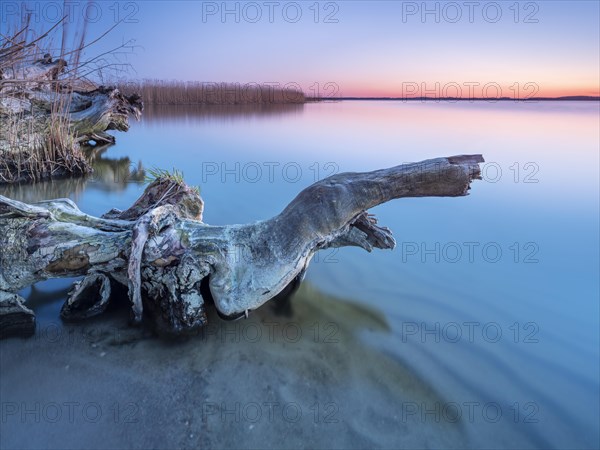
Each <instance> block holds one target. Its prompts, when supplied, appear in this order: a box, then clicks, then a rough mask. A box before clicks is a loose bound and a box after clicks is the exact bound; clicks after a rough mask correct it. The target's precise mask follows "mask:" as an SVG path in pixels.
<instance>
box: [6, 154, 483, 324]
mask: <svg viewBox="0 0 600 450" xmlns="http://www.w3.org/2000/svg"><path fill="white" fill-rule="evenodd" d="M480 162H483V158H482V157H481V155H469V156H454V157H448V158H437V159H431V160H427V161H423V162H419V163H412V164H405V165H401V166H396V167H392V168H389V169H382V170H376V171H373V172H365V173H341V174H337V175H334V176H331V177H329V178H326V179H324V180H321V181H319V182H317V183H314V184H313V185H311V186H309V187H307V188H306V189H304V190H303V191H302V192H300V193H299V194H298V196H297V197H296V198H295V199H294V200H292V202H291V203H290V204H289V205H288V206H287V207H286V208H285V209H284V210H283V211H282V212H281V213H280V214H279V215H277V216H275V217H273V218H271V219H268V220H265V221H261V222H257V223H253V224H248V225H229V226H210V225H207V224H205V223H203V222H202V212H203V206H204V205H203V201H202V199H201V198H200V195H199V193H198V191H197V190H195V189H194V188H190V187H188V186H186V185H185V184H183V183H182V182H179V181H178V180H175V179H171V178H169V177H166V178H160V179H158V180H156V181H154V182H153V183H152V184H150V185H149V186H148V187H147V188H146V190H145V191H144V193H143V195H142V196H141V197H140V198H139V199H138V200H137V201H136V202H135V204H134V205H133V206H132V207H131V208H129V209H128V210H125V211H119V210H112V211H110V212H109V213H107V214H105V215H104V216H102V217H92V216H89V215H87V214H85V213H83V212H81V211H80V210H79V209H78V208H77V206H76V205H75V204H74V203H73V202H72V201H70V200H68V199H60V200H51V201H44V202H40V203H37V204H33V205H29V204H25V203H21V202H17V201H14V200H11V199H9V198H6V197H2V196H0V332H1V334H2V335H3V336H8V335H12V334H31V333H33V331H34V328H35V318H34V315H33V312H32V311H30V310H29V309H27V307H26V306H25V305H24V299H23V298H21V297H20V296H19V295H18V292H19V290H21V289H23V288H25V287H27V286H30V285H32V284H33V283H36V282H38V281H41V280H45V279H48V278H55V277H73V276H83V278H82V279H81V281H79V282H77V283H76V284H75V285H74V287H73V289H72V291H71V292H70V293H69V295H68V298H67V300H66V302H65V304H64V305H63V308H62V311H61V315H62V317H63V319H66V320H69V319H72V320H78V319H84V318H86V317H90V316H93V315H96V314H99V313H101V312H103V311H104V310H105V309H106V307H107V305H108V303H109V302H110V301H113V300H116V299H117V298H118V297H120V296H121V297H122V296H125V298H128V301H129V302H130V305H131V311H132V318H133V321H135V322H139V321H141V320H142V318H143V317H145V318H147V319H149V320H152V321H153V323H154V324H155V326H156V327H157V329H158V330H160V331H163V332H167V333H174V334H182V333H187V332H191V331H194V330H196V329H198V328H199V327H202V326H203V325H204V324H205V323H206V320H207V319H206V310H205V308H206V305H207V303H210V302H214V305H215V307H216V309H217V311H218V312H219V313H220V315H222V316H226V317H228V318H237V317H240V316H244V315H246V314H247V313H248V311H250V310H253V309H256V308H258V307H259V306H261V305H262V304H264V303H265V302H267V301H268V300H270V299H273V298H274V297H276V296H278V295H280V294H281V293H282V292H289V291H290V290H291V288H293V287H295V286H297V285H298V284H299V283H300V281H301V280H302V277H303V275H304V272H305V271H306V268H307V266H308V264H309V262H310V260H311V258H312V257H313V255H314V254H315V253H316V252H317V251H319V250H322V249H326V248H330V247H343V246H358V247H362V248H364V249H365V250H367V251H369V252H370V251H371V250H372V249H373V248H380V249H393V248H394V246H395V241H394V239H393V237H392V233H391V231H390V230H389V229H388V228H385V227H380V226H378V225H377V220H376V219H375V218H374V217H373V216H371V215H370V214H368V213H367V210H368V209H370V208H372V207H374V206H376V205H379V204H381V203H385V202H387V201H390V200H392V199H397V198H401V197H426V196H436V197H457V196H463V195H467V192H468V190H469V189H470V183H471V181H472V180H473V179H479V178H480V168H479V164H478V163H480ZM123 287H124V288H125V289H122V288H123ZM123 292H128V294H123Z"/></svg>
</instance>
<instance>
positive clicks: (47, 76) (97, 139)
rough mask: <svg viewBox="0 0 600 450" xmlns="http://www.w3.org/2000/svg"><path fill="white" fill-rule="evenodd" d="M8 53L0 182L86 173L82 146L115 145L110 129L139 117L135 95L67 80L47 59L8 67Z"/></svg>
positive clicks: (0, 105) (3, 65)
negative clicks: (109, 132)
mask: <svg viewBox="0 0 600 450" xmlns="http://www.w3.org/2000/svg"><path fill="white" fill-rule="evenodd" d="M9 50H10V48H9V49H5V50H4V52H1V51H0V183H13V182H20V181H31V180H36V181H37V180H41V179H47V178H56V177H60V176H65V175H81V174H84V173H88V172H90V171H91V167H90V165H89V163H88V161H87V160H86V158H85V157H84V155H83V153H82V152H81V149H80V144H89V143H92V144H94V145H96V144H109V143H114V141H115V139H114V137H113V136H112V135H110V134H108V133H107V131H108V130H117V131H127V130H128V129H129V121H128V118H129V115H132V116H134V117H135V118H136V119H139V118H140V116H141V114H142V109H143V103H142V100H141V98H140V96H139V95H136V94H132V95H130V96H125V95H123V94H122V93H121V92H119V90H118V89H116V88H114V87H104V86H96V85H94V84H93V83H91V82H88V81H84V80H81V79H78V78H75V77H73V76H70V75H69V74H68V71H66V69H68V66H67V63H66V61H64V60H62V59H58V60H53V59H52V57H51V56H50V55H49V54H47V55H45V56H44V57H43V58H42V59H37V60H34V61H18V62H17V63H15V64H9V63H8V62H7V61H9V60H10V57H9V56H10V55H11V52H10V51H9ZM15 51H16V50H15ZM9 62H10V61H9ZM65 72H66V73H65ZM92 141H93V142H92ZM38 160H39V163H38V164H36V165H33V166H32V165H31V161H38Z"/></svg>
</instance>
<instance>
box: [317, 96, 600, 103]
mask: <svg viewBox="0 0 600 450" xmlns="http://www.w3.org/2000/svg"><path fill="white" fill-rule="evenodd" d="M339 100H384V101H398V100H400V101H413V102H414V101H452V102H481V101H486V102H506V101H514V102H540V101H541V102H555V101H569V102H573V101H577V102H597V101H600V97H593V96H585V95H574V96H566V97H532V98H523V99H515V98H511V97H473V98H464V97H331V98H323V97H321V98H315V97H313V98H310V97H307V98H306V101H307V102H311V101H339Z"/></svg>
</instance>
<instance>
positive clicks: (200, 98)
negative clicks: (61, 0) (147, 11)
mask: <svg viewBox="0 0 600 450" xmlns="http://www.w3.org/2000/svg"><path fill="white" fill-rule="evenodd" d="M117 86H118V88H119V90H120V91H121V92H123V93H124V94H125V95H131V94H134V93H137V94H140V95H141V96H142V99H143V101H144V103H145V104H149V105H269V104H273V105H277V104H300V103H305V102H306V96H305V95H304V92H302V90H301V89H299V88H298V87H296V86H297V85H296V86H293V85H291V84H290V85H287V86H281V85H273V84H270V83H265V84H258V83H246V84H242V83H212V82H211V83H207V82H199V81H165V80H142V81H128V82H122V83H118V84H117Z"/></svg>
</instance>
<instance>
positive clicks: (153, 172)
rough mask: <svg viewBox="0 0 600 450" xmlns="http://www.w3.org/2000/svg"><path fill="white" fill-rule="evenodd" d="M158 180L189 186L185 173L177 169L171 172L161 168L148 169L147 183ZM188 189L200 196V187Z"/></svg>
mask: <svg viewBox="0 0 600 450" xmlns="http://www.w3.org/2000/svg"><path fill="white" fill-rule="evenodd" d="M156 180H169V181H172V182H174V183H177V184H179V185H181V186H187V185H186V183H185V180H184V176H183V172H182V171H181V170H178V169H175V168H172V169H171V170H168V169H161V168H159V167H153V168H151V169H148V171H147V173H146V177H145V181H146V183H153V182H155V181H156ZM188 187H189V188H190V189H192V190H194V191H195V192H196V193H197V194H198V195H200V188H199V187H198V186H188Z"/></svg>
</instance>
